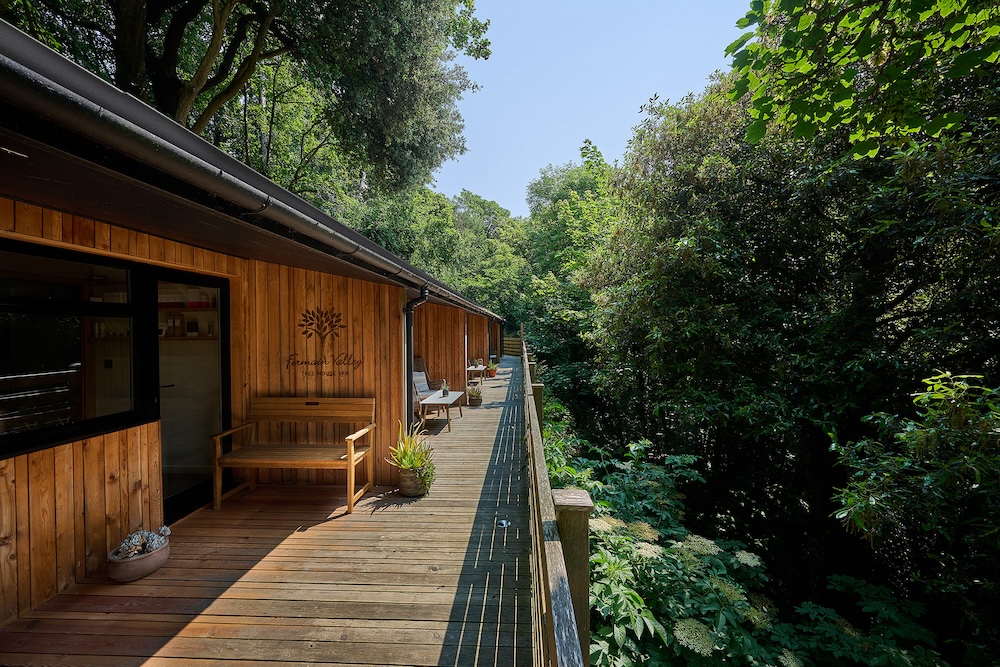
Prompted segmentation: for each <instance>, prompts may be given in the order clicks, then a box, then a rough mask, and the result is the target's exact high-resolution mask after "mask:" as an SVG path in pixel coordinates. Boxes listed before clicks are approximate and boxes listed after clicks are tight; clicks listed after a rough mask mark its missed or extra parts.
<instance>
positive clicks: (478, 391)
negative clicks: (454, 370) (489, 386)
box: [467, 385, 483, 398]
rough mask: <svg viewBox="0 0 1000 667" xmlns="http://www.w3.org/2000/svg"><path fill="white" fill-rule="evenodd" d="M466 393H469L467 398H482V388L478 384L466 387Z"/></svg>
mask: <svg viewBox="0 0 1000 667" xmlns="http://www.w3.org/2000/svg"><path fill="white" fill-rule="evenodd" d="M467 393H468V394H469V398H482V397H483V388H482V387H480V386H479V385H471V386H470V387H469V388H468V390H467Z"/></svg>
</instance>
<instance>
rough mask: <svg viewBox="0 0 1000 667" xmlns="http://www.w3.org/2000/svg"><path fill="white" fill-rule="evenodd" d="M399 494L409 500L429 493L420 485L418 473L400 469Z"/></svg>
mask: <svg viewBox="0 0 1000 667" xmlns="http://www.w3.org/2000/svg"><path fill="white" fill-rule="evenodd" d="M399 493H400V494H401V495H404V496H406V497H408V498H416V497H417V496H422V495H424V494H426V493H427V489H425V488H424V485H423V484H421V483H420V478H419V477H417V471H416V470H411V469H409V468H400V469H399Z"/></svg>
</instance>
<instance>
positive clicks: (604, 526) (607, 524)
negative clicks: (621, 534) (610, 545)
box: [590, 516, 625, 533]
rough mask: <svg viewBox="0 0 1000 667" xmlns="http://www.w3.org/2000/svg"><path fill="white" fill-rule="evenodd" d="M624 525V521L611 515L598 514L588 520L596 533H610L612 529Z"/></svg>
mask: <svg viewBox="0 0 1000 667" xmlns="http://www.w3.org/2000/svg"><path fill="white" fill-rule="evenodd" d="M624 527H625V522H624V521H622V520H621V519H617V518H615V517H613V516H599V517H597V518H596V519H591V520H590V529H591V530H593V531H594V532H596V533H610V532H611V531H614V530H621V529H622V528H624Z"/></svg>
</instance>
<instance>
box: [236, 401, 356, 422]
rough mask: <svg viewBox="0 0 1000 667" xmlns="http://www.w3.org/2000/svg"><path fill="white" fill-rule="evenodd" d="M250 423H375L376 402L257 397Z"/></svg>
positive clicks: (253, 403) (252, 406)
mask: <svg viewBox="0 0 1000 667" xmlns="http://www.w3.org/2000/svg"><path fill="white" fill-rule="evenodd" d="M249 417H250V421H282V422H339V423H365V424H374V423H375V399H374V398H303V397H300V396H257V397H256V398H252V399H250V416H249Z"/></svg>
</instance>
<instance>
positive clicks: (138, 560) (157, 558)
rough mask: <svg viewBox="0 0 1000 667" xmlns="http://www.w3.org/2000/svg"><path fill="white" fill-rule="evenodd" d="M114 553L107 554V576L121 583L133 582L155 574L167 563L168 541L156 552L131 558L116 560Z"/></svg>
mask: <svg viewBox="0 0 1000 667" xmlns="http://www.w3.org/2000/svg"><path fill="white" fill-rule="evenodd" d="M115 551H117V549H116V550H115ZM115 551H112V552H111V553H110V554H108V576H109V577H111V579H112V580H114V581H119V582H122V583H125V582H127V581H135V580H136V579H142V578H143V577H145V576H146V575H149V574H152V573H154V572H156V571H157V570H159V569H160V566H162V565H163V564H164V563H166V562H167V557H168V556H169V555H170V540H167V543H166V544H164V545H163V546H162V547H160V548H159V549H157V550H156V551H151V552H149V553H148V554H139V555H138V556H132V557H131V558H118V557H117V556H116V555H115Z"/></svg>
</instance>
